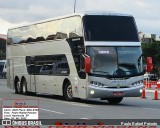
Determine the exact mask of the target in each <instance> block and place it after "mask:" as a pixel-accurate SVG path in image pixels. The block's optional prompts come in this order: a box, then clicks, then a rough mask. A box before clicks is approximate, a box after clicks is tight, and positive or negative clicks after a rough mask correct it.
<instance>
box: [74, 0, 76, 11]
mask: <svg viewBox="0 0 160 128" xmlns="http://www.w3.org/2000/svg"><path fill="white" fill-rule="evenodd" d="M75 10H76V0H74V13H75Z"/></svg>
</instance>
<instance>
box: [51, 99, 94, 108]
mask: <svg viewBox="0 0 160 128" xmlns="http://www.w3.org/2000/svg"><path fill="white" fill-rule="evenodd" d="M53 101H54V102H58V103H65V104H68V105H75V106H82V107H93V106H90V105H86V104H80V103H74V102H73V103H72V102H65V101H58V100H52V102H53Z"/></svg>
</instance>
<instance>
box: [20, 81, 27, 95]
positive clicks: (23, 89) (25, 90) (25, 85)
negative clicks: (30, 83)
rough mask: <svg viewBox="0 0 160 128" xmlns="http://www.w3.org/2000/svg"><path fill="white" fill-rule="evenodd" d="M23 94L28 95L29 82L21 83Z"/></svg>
mask: <svg viewBox="0 0 160 128" xmlns="http://www.w3.org/2000/svg"><path fill="white" fill-rule="evenodd" d="M21 93H22V94H24V95H26V94H27V81H26V79H23V80H22V83H21Z"/></svg>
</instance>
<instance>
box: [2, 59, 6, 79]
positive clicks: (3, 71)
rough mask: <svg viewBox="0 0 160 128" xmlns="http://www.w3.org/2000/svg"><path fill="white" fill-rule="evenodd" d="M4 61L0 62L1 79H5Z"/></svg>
mask: <svg viewBox="0 0 160 128" xmlns="http://www.w3.org/2000/svg"><path fill="white" fill-rule="evenodd" d="M6 72H7V69H6V60H0V75H1V77H2V78H6Z"/></svg>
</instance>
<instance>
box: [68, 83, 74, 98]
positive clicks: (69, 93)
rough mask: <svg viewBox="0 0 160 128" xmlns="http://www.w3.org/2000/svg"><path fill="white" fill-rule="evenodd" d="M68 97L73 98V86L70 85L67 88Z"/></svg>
mask: <svg viewBox="0 0 160 128" xmlns="http://www.w3.org/2000/svg"><path fill="white" fill-rule="evenodd" d="M67 96H68V97H69V98H72V96H73V95H72V86H71V85H69V86H68V87H67Z"/></svg>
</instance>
